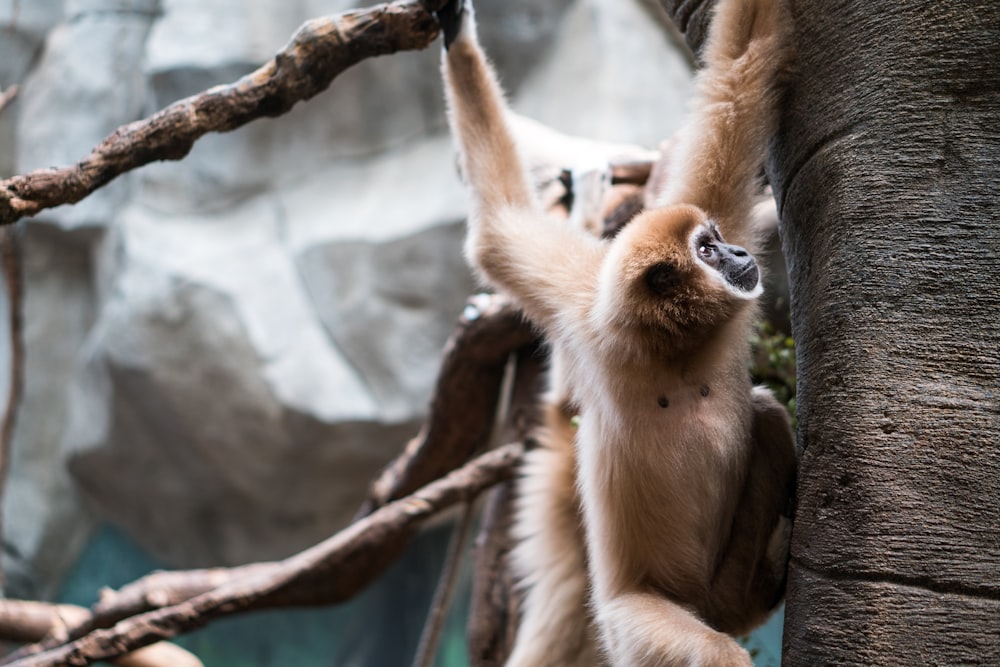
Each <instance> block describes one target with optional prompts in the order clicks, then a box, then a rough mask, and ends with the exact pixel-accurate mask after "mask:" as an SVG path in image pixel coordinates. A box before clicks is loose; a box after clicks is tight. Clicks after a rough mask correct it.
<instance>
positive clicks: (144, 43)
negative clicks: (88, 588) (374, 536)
mask: <svg viewBox="0 0 1000 667" xmlns="http://www.w3.org/2000/svg"><path fill="white" fill-rule="evenodd" d="M20 4H21V5H22V6H24V7H29V6H30V7H32V12H39V14H38V16H39V18H37V19H36V18H33V19H32V22H31V23H30V24H29V23H24V25H23V27H22V26H21V24H20V23H19V24H18V25H19V30H20V31H21V32H22V33H23V34H24V40H26V42H25V43H28V41H30V40H29V38H32V39H35V40H36V42H35V43H40V40H41V39H42V36H45V48H44V52H43V55H42V56H41V57H40V58H37V59H36V60H34V61H33V65H32V66H31V67H30V68H29V67H27V66H25V67H24V68H23V69H22V70H17V68H16V67H15V66H14V65H9V66H7V65H6V63H3V61H2V59H0V63H3V64H2V65H0V77H12V78H14V79H16V80H18V81H21V82H23V84H24V88H23V95H22V96H21V97H19V99H18V101H17V102H16V103H15V104H14V106H12V107H11V108H10V109H9V110H8V114H7V115H5V116H0V142H2V141H3V138H2V137H4V136H8V135H9V134H10V133H8V135H4V133H3V131H2V130H3V127H4V125H3V124H4V123H9V122H11V120H10V117H13V118H14V119H15V120H16V123H17V132H16V134H14V135H12V136H15V137H16V146H14V148H15V149H16V155H17V164H16V168H17V170H18V171H25V170H27V169H30V168H34V167H37V166H45V165H48V164H54V163H66V162H73V161H76V160H77V159H79V158H80V157H81V156H82V155H84V154H85V153H86V152H88V151H89V150H90V148H91V147H92V146H93V145H94V144H96V143H97V142H98V141H100V139H101V138H103V136H104V135H106V134H107V133H108V132H110V131H111V130H113V129H114V128H115V127H117V126H118V125H120V124H122V123H124V122H128V121H130V120H133V119H135V118H139V117H142V116H143V115H146V114H148V113H150V112H152V111H154V110H155V109H157V108H160V107H162V106H164V105H166V104H169V103H170V102H172V101H174V100H175V99H178V98H180V97H183V96H187V95H191V94H194V93H197V92H199V91H201V90H202V89H204V88H206V87H208V86H210V85H214V84H217V83H223V82H228V81H231V80H233V79H234V78H236V77H237V76H239V75H241V74H243V73H245V72H247V71H250V70H251V69H253V68H255V67H256V66H258V65H259V64H260V63H261V62H263V61H264V60H266V59H267V58H269V57H270V56H271V55H272V54H273V52H274V51H275V50H277V49H278V48H280V47H281V46H282V45H283V44H284V43H285V42H286V41H287V39H288V37H289V36H290V35H291V33H292V32H293V31H294V29H295V28H296V27H297V26H298V25H299V24H300V23H301V22H302V21H303V20H305V19H307V18H309V17H310V16H312V15H316V14H320V13H330V12H335V11H340V10H343V9H347V8H349V7H350V6H352V5H353V3H349V2H344V1H342V0H340V1H337V0H329V1H326V2H323V1H320V0H310V1H306V0H299V1H297V2H279V1H278V0H256V1H255V2H243V1H241V2H236V1H235V0H197V1H195V0H170V1H165V2H163V3H160V4H158V3H156V2H153V1H152V0H150V1H148V2H139V1H138V0H136V1H134V2H129V1H127V0H118V1H117V2H116V1H113V0H105V1H104V2H98V1H96V0H94V1H91V2H84V1H82V0H79V1H70V0H67V2H66V3H65V6H63V5H62V3H57V2H49V3H40V2H39V3H20ZM43 6H44V7H46V8H47V9H48V13H47V14H46V13H44V12H42V11H41V10H42V8H43ZM644 6H645V5H644V4H643V3H641V2H640V1H639V0H628V1H626V2H622V1H621V0H556V1H552V2H545V3H537V2H528V1H527V0H523V1H522V0H519V1H517V2H503V1H502V0H480V2H478V3H477V11H478V16H479V23H480V26H481V31H482V32H483V33H484V42H485V43H486V46H487V48H488V49H489V50H490V52H491V53H492V54H493V55H494V56H495V59H496V61H497V63H498V66H499V67H500V69H501V73H502V75H503V79H504V84H505V86H506V87H507V88H508V90H510V91H512V101H513V104H514V106H515V108H517V109H518V110H520V111H521V112H524V113H526V114H527V115H531V116H534V117H536V118H539V119H540V120H542V121H543V122H545V123H547V124H549V125H551V126H553V127H555V128H557V129H560V130H563V131H568V132H570V133H577V134H583V135H587V136H591V137H594V138H598V139H602V140H614V141H619V142H630V143H636V144H640V145H646V146H656V145H657V144H658V142H659V141H660V139H662V138H663V137H665V136H668V135H669V134H670V133H671V132H672V131H673V130H674V129H675V128H676V127H677V125H678V124H679V122H680V118H681V116H682V113H683V101H682V100H683V99H684V98H685V97H686V96H687V92H688V88H689V85H690V81H689V80H690V73H689V71H688V67H687V64H686V62H685V60H684V59H683V58H682V57H681V56H680V55H678V54H677V53H676V52H675V51H674V48H673V46H672V45H671V43H670V42H669V40H668V39H667V38H666V37H665V35H664V34H663V33H662V31H661V30H660V29H659V27H658V26H657V24H656V22H655V21H653V20H651V18H650V16H649V15H648V13H647V10H646V9H643V7H644ZM32 16H34V14H32ZM4 18H5V17H4V15H3V14H2V11H0V21H2V20H4ZM19 20H20V19H19ZM24 20H25V21H27V15H26V14H25V16H24ZM19 34H20V33H19ZM32 36H33V37H32ZM0 42H2V40H0ZM4 48H7V47H5V46H2V45H0V53H2V52H3V51H2V49H4ZM10 48H13V47H10ZM32 53H34V52H32ZM30 60H31V59H30V58H27V60H26V62H27V61H30ZM438 60H439V55H438V48H437V47H436V46H435V47H432V48H431V49H428V50H427V51H426V52H423V53H401V54H397V55H394V56H391V57H388V58H380V59H377V60H374V61H368V62H365V63H362V64H361V65H359V66H357V67H356V68H354V69H352V70H350V71H348V72H346V73H344V74H343V75H342V76H341V77H339V78H338V79H337V80H336V81H335V82H334V84H333V85H332V86H331V89H330V90H329V91H327V92H326V93H324V94H322V95H320V96H317V97H316V98H314V99H313V100H311V101H309V102H308V103H305V104H300V105H298V106H297V107H296V108H295V109H293V111H292V112H291V113H289V114H287V115H286V116H284V117H282V118H279V119H274V120H261V121H258V122H255V123H253V124H251V125H250V126H248V127H246V128H243V129H241V130H239V131H236V132H232V133H229V134H225V135H213V136H208V137H205V138H204V139H202V140H201V141H200V142H199V143H198V144H197V145H196V146H195V148H194V150H193V151H192V152H191V154H190V155H189V156H188V157H187V158H185V159H184V160H183V161H181V162H177V163H160V164H155V165H150V166H149V167H146V168H144V169H142V170H140V171H139V172H136V173H134V174H132V175H130V176H127V177H125V178H123V179H120V180H119V181H117V182H115V183H113V184H112V186H110V187H108V188H106V189H104V190H102V191H101V192H99V193H97V194H95V195H94V196H92V197H91V198H89V199H87V200H85V201H84V202H82V203H81V204H79V205H77V206H74V207H63V208H61V209H57V210H54V211H50V212H46V213H45V214H43V215H41V216H39V218H40V220H39V221H36V222H32V223H30V225H32V227H31V229H30V231H29V234H28V235H27V237H26V239H25V246H26V252H27V253H28V257H29V260H31V262H32V268H31V270H29V272H28V288H27V289H28V310H27V313H26V318H27V327H28V331H29V335H28V336H27V346H28V369H27V372H28V378H29V387H28V389H29V391H28V392H27V393H28V395H27V396H26V401H25V404H24V407H23V409H22V411H21V413H20V421H19V426H18V433H17V438H16V443H15V445H16V452H15V455H14V459H13V462H12V464H13V470H12V472H11V475H10V479H9V482H8V487H7V490H6V492H5V495H4V504H3V509H4V523H5V531H6V534H5V541H6V542H7V545H6V546H7V549H6V553H7V565H8V567H9V568H12V569H11V571H12V572H13V571H16V572H17V576H12V577H11V582H10V587H9V591H8V592H10V593H11V594H22V595H24V594H27V595H38V594H39V593H42V594H44V593H46V592H51V584H52V583H53V582H58V579H59V576H60V574H61V573H62V572H63V571H64V569H65V567H66V566H67V565H68V564H69V563H70V562H72V559H73V558H74V557H75V555H76V551H77V549H78V545H79V544H80V543H81V542H82V541H83V540H84V539H85V537H86V533H87V531H88V530H89V529H90V526H91V525H92V522H93V521H95V520H110V521H113V522H114V523H116V524H117V525H119V526H122V527H123V528H124V529H125V530H126V531H127V532H128V534H129V535H130V536H131V537H132V538H133V539H135V540H136V541H137V542H138V543H139V544H140V545H142V546H143V547H144V548H146V549H147V550H148V551H149V552H150V553H151V554H152V555H154V556H155V557H157V558H159V559H161V560H163V561H164V562H167V563H169V564H172V565H176V566H195V565H210V564H232V563H238V562H245V561H249V560H256V559H262V558H273V557H279V556H284V555H287V554H289V553H292V552H294V551H296V550H298V549H300V548H302V547H304V546H307V545H308V544H310V543H312V542H315V541H316V540H319V539H321V538H322V537H324V536H326V535H328V534H329V533H331V532H332V531H334V530H336V529H337V528H338V527H339V526H341V525H342V524H343V523H344V522H345V521H346V520H347V519H348V518H349V517H350V516H351V515H352V514H353V512H354V511H355V510H356V508H357V506H358V504H359V502H360V498H361V494H362V492H363V491H364V489H365V487H366V485H367V483H368V481H369V480H370V479H371V478H372V477H373V475H374V474H375V472H376V470H377V469H379V468H380V467H381V466H382V465H384V464H385V463H386V462H387V461H388V460H389V459H390V458H391V457H392V456H393V455H394V454H395V453H396V452H397V451H398V450H399V449H400V447H401V446H402V444H403V443H404V442H405V441H406V440H407V439H408V438H409V437H410V436H412V435H413V434H414V433H415V431H416V429H417V428H418V426H419V424H420V422H421V421H422V419H423V417H424V415H425V411H426V406H427V401H428V398H429V392H430V388H431V386H432V384H433V381H434V378H435V375H436V371H437V365H438V361H439V357H440V353H441V349H442V346H443V344H444V342H445V339H446V338H447V336H448V334H449V333H450V331H451V330H452V326H453V322H454V320H455V317H456V316H457V315H458V314H459V312H460V311H461V308H462V304H463V302H464V299H465V297H466V295H467V294H469V293H470V292H472V291H474V289H475V284H474V281H473V279H472V278H471V276H470V275H469V272H468V270H467V269H466V268H465V264H464V261H463V259H462V255H461V244H462V240H463V227H462V220H463V218H464V215H465V200H464V195H463V193H462V189H461V186H460V184H459V182H458V180H457V177H456V175H455V170H454V159H453V156H452V154H451V147H450V140H449V139H448V137H447V136H446V134H445V132H444V127H445V123H444V116H443V104H442V101H441V100H442V95H441V90H440V84H439V81H438V79H439V76H440V75H439V66H438ZM3 67H7V69H3ZM18 77H20V78H18ZM6 80H7V79H0V81H6ZM3 145H4V144H3V143H0V147H2V146H3ZM39 222H41V223H44V225H40V224H39ZM36 228H37V229H36ZM32 258H34V259H32ZM67 470H68V471H69V472H67ZM60 536H63V537H60ZM60 540H61V541H60ZM67 545H68V546H67ZM12 554H14V555H13V556H12Z"/></svg>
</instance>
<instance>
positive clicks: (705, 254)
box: [698, 238, 719, 264]
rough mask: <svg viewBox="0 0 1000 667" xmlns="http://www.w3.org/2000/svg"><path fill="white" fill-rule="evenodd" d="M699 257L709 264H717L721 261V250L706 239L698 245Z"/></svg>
mask: <svg viewBox="0 0 1000 667" xmlns="http://www.w3.org/2000/svg"><path fill="white" fill-rule="evenodd" d="M698 256H699V257H701V258H702V259H703V260H705V262H706V263H708V264H715V263H716V262H717V261H718V259H719V249H718V247H716V245H715V244H714V243H712V242H711V241H710V240H708V239H707V238H706V239H703V240H701V241H700V242H699V243H698Z"/></svg>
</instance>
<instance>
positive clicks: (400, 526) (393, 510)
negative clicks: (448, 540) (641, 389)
mask: <svg viewBox="0 0 1000 667" xmlns="http://www.w3.org/2000/svg"><path fill="white" fill-rule="evenodd" d="M523 451H524V447H523V445H521V444H520V443H513V444H509V445H504V446H503V447H499V448H497V449H495V450H492V451H490V452H487V453H486V454H483V455H482V456H480V457H478V458H476V459H475V460H473V461H471V462H470V463H468V464H466V465H465V466H463V467H462V468H459V469H458V470H455V471H453V472H451V473H450V474H449V475H447V476H446V477H444V478H442V479H440V480H437V481H436V482H433V483H431V484H428V485H427V486H425V487H424V488H422V489H420V490H419V491H417V492H416V493H414V494H412V495H410V496H407V497H406V498H403V499H401V500H397V501H395V502H393V503H390V504H389V505H386V506H384V507H382V508H380V509H378V510H376V511H375V512H374V513H372V514H371V515H369V516H368V517H365V518H364V519H361V520H360V521H357V522H355V523H353V524H351V525H350V526H348V527H347V528H345V529H344V530H342V531H340V532H339V533H337V534H336V535H334V536H333V537H331V538H329V539H327V540H325V541H324V542H321V543H319V544H317V545H316V546H314V547H312V548H310V549H307V550H305V551H302V552H300V553H298V554H296V555H294V556H291V557H290V558H287V559H286V560H283V561H279V562H277V563H274V564H273V565H272V566H271V567H269V568H265V569H262V570H259V571H257V572H251V573H249V574H247V575H245V576H241V577H235V578H232V579H230V580H229V581H227V582H226V583H224V584H222V585H220V586H219V587H218V588H216V589H214V590H211V591H209V592H207V593H204V594H202V595H199V596H197V597H194V598H192V599H190V600H187V601H185V602H182V603H180V604H177V605H173V606H170V607H165V608H163V609H159V610H156V611H151V612H146V613H144V614H140V615H138V616H133V617H131V618H128V619H125V620H123V621H121V622H119V623H118V624H116V625H115V626H114V627H113V628H110V629H106V630H96V631H94V632H92V633H90V634H88V635H86V636H85V637H82V638H81V639H78V640H76V641H74V642H71V643H69V644H66V645H64V646H60V647H58V648H55V649H52V650H50V651H46V652H44V653H39V654H37V655H32V656H27V657H24V658H22V659H20V660H18V661H17V662H14V663H11V664H12V665H13V666H14V667H29V666H30V667H55V666H56V665H88V664H91V663H93V662H96V661H98V660H109V659H114V658H115V657H117V656H120V655H122V654H124V653H126V652H129V651H134V650H135V649H137V648H141V647H143V646H147V645H149V644H152V643H153V642H157V641H160V640H163V639H169V638H170V637H174V636H176V635H178V634H180V633H182V632H186V631H188V630H192V629H194V628H198V627H201V626H203V625H205V624H206V623H207V622H208V621H210V620H212V619H215V618H218V617H221V616H227V615H230V614H235V613H239V612H244V611H248V610H250V609H256V608H259V607H260V606H261V605H262V604H263V603H265V602H266V601H267V600H268V599H269V598H273V597H274V596H278V595H280V594H281V592H282V591H283V590H285V589H288V588H290V587H299V586H301V584H303V583H306V582H315V583H316V584H317V585H322V584H323V583H324V582H329V581H331V580H336V581H338V582H341V584H340V585H341V586H345V587H351V588H353V589H355V590H357V589H360V588H361V587H363V586H364V585H365V584H367V583H368V582H370V581H371V580H372V579H373V578H374V577H375V576H376V575H377V574H378V573H379V572H380V571H381V568H373V567H372V563H373V562H374V563H376V564H378V565H382V566H383V567H384V566H387V565H388V564H389V563H390V562H391V561H392V560H393V555H394V554H395V550H393V549H391V548H390V549H387V548H386V546H387V545H392V546H396V545H399V546H400V548H401V546H402V545H403V544H405V542H407V541H408V540H409V539H410V538H411V537H412V536H413V535H414V534H416V532H417V531H418V530H419V528H420V527H421V526H422V525H423V523H424V522H425V521H426V520H427V519H428V518H430V517H431V516H433V515H434V514H436V513H438V512H440V511H441V510H443V509H445V508H447V507H450V506H452V505H455V504H457V503H460V502H469V501H471V500H472V499H474V498H475V497H476V496H477V495H478V494H479V493H481V492H482V491H483V490H485V489H487V488H489V487H491V486H493V485H494V484H497V483H499V482H501V481H504V480H506V479H510V478H511V477H512V475H513V474H514V468H515V465H516V464H517V462H518V460H519V459H520V457H521V454H522V453H523ZM388 552H392V554H393V555H389V556H388V557H387V553H388ZM333 572H336V574H337V576H335V577H334V576H331V574H332V573H333Z"/></svg>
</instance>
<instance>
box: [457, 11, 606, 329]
mask: <svg viewBox="0 0 1000 667" xmlns="http://www.w3.org/2000/svg"><path fill="white" fill-rule="evenodd" d="M438 18H439V20H440V22H441V25H442V29H443V30H444V33H445V47H446V49H447V52H446V54H445V57H444V59H443V61H444V62H443V74H444V80H445V94H446V99H447V102H448V111H449V113H448V117H449V122H450V124H451V130H452V136H453V137H454V139H455V142H456V144H457V148H458V151H459V160H460V165H461V168H462V171H463V174H464V176H465V179H466V181H467V182H468V185H469V192H470V195H471V204H472V211H471V214H470V217H469V230H468V237H467V239H466V246H465V248H466V255H467V256H468V259H469V261H470V263H471V264H472V265H473V266H475V267H476V268H477V269H478V270H479V272H480V273H481V274H482V276H483V277H485V278H486V280H487V281H488V282H489V283H490V284H491V285H492V286H493V287H496V288H498V289H500V290H503V291H504V292H506V293H508V294H510V295H511V296H513V297H514V298H516V299H517V300H518V302H519V305H520V306H521V308H522V309H523V310H524V312H525V314H526V315H527V316H528V318H529V319H531V320H532V321H534V322H535V323H536V324H537V325H539V326H541V327H542V328H543V329H545V330H547V331H552V330H553V327H555V328H558V326H559V324H560V322H559V320H560V319H566V318H568V319H569V320H570V321H579V320H580V319H581V318H582V316H583V312H584V311H585V309H586V307H587V298H588V296H589V294H590V292H591V289H592V286H593V284H594V283H595V282H596V280H597V273H598V267H599V265H600V262H601V257H602V255H603V252H604V251H603V249H602V248H601V245H600V242H599V241H598V240H597V239H595V238H592V237H590V236H588V235H587V234H586V233H585V232H583V231H582V230H579V229H573V228H571V227H569V226H568V225H566V224H565V223H563V222H561V221H557V220H554V219H551V218H549V217H547V216H546V215H545V214H544V213H543V212H542V211H541V210H540V207H539V205H538V203H537V202H536V200H535V196H534V193H533V191H532V189H531V186H530V185H529V182H528V178H527V175H526V173H525V168H524V165H523V163H522V160H521V157H520V155H519V154H518V151H517V146H516V144H515V142H514V138H513V135H512V134H511V132H510V129H509V127H508V124H507V120H506V113H507V108H506V103H505V102H504V99H503V93H502V92H501V90H500V87H499V85H498V84H497V82H496V77H495V76H494V74H493V70H492V69H491V67H490V65H489V63H488V62H487V60H486V57H485V56H484V55H483V52H482V49H481V48H480V46H479V43H478V41H477V39H476V30H475V19H474V17H473V15H472V9H471V6H463V3H462V2H461V0H456V1H455V2H452V3H451V4H449V5H446V6H445V8H444V9H442V10H441V11H440V12H438Z"/></svg>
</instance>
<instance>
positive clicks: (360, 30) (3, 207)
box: [0, 0, 443, 225]
mask: <svg viewBox="0 0 1000 667" xmlns="http://www.w3.org/2000/svg"><path fill="white" fill-rule="evenodd" d="M440 4H443V2H442V1H441V0H433V1H432V0H427V1H426V2H416V1H411V2H405V3H397V4H386V5H377V6H375V7H371V8H368V9H361V10H354V11H349V12H344V13H343V14H338V15H336V16H329V17H322V18H316V19H312V20H311V21H308V22H306V23H305V24H303V25H302V27H300V28H299V29H298V31H296V33H295V34H294V35H293V36H292V38H291V41H290V42H289V43H288V44H287V45H286V46H285V47H284V48H283V49H281V51H279V52H278V53H277V54H276V55H275V56H274V58H272V59H271V60H270V61H269V62H268V63H266V64H265V65H263V66H262V67H260V68H258V69H257V70H256V71H254V72H251V73H250V74H248V75H246V76H244V77H243V78H241V79H240V80H238V81H236V82H234V83H231V84H228V85H223V86H216V87H214V88H210V89H209V90H206V91H204V92H202V93H199V94H197V95H193V96H191V97H188V98H185V99H183V100H180V101H178V102H174V103H173V104H171V105H170V106H168V107H166V108H165V109H163V110H161V111H159V112H157V113H155V114H154V115H152V116H150V117H149V118H146V119H144V120H139V121H135V122H133V123H129V124H128V125H124V126H122V127H120V128H118V129H117V130H115V131H114V132H113V133H112V134H111V135H110V136H108V137H107V138H106V139H104V141H102V142H101V143H100V144H98V145H97V146H96V147H95V148H94V149H93V150H92V151H91V152H90V154H89V155H88V156H86V157H85V158H83V159H82V160H81V161H80V162H78V163H77V164H75V165H72V166H68V167H59V168H50V169H39V170H36V171H33V172H31V173H29V174H26V175H21V176H14V177H13V178H10V179H7V180H5V181H0V224H2V225H9V224H11V223H13V222H15V221H17V220H19V219H20V218H22V217H24V216H32V215H35V214H37V213H38V212H39V211H42V210H44V209H47V208H51V207H53V206H58V205H60V204H73V203H76V202H78V201H80V200H81V199H83V198H84V197H86V196H87V195H89V194H90V193H92V192H94V191H95V190H97V189H98V188H100V187H101V186H103V185H105V184H106V183H108V182H109V181H111V180H112V179H114V178H116V177H118V176H120V175H121V174H123V173H125V172H128V171H131V170H132V169H135V168H137V167H141V166H143V165H145V164H149V163H150V162H154V161H158V160H179V159H181V158H183V157H184V156H185V155H187V154H188V152H189V151H190V150H191V148H192V147H193V146H194V143H195V141H197V140H198V139H199V138H200V137H202V136H203V135H205V134H207V133H209V132H228V131H230V130H234V129H236V128H238V127H240V126H242V125H245V124H246V123H248V122H250V121H251V120H254V119H256V118H261V117H263V116H269V117H274V116H280V115H282V114H284V113H286V112H288V111H289V110H290V109H291V108H292V107H293V106H294V105H295V104H296V103H297V102H299V101H301V100H307V99H309V98H311V97H313V96H315V95H316V94H318V93H320V92H322V91H324V90H326V88H327V87H328V86H329V85H330V82H331V81H333V79H334V78H335V77H337V75H339V74H340V73H341V72H343V71H344V70H346V69H347V68H348V67H351V66H352V65H355V64H357V63H358V62H360V61H362V60H364V59H366V58H371V57H374V56H381V55H387V54H390V53H395V52H397V51H405V50H416V49H423V48H426V47H427V46H428V45H429V44H430V43H431V42H432V41H433V40H434V38H435V37H436V36H437V34H438V24H437V21H436V20H435V19H434V17H433V16H432V15H431V13H430V11H428V10H430V9H435V8H436V6H437V5H440Z"/></svg>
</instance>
